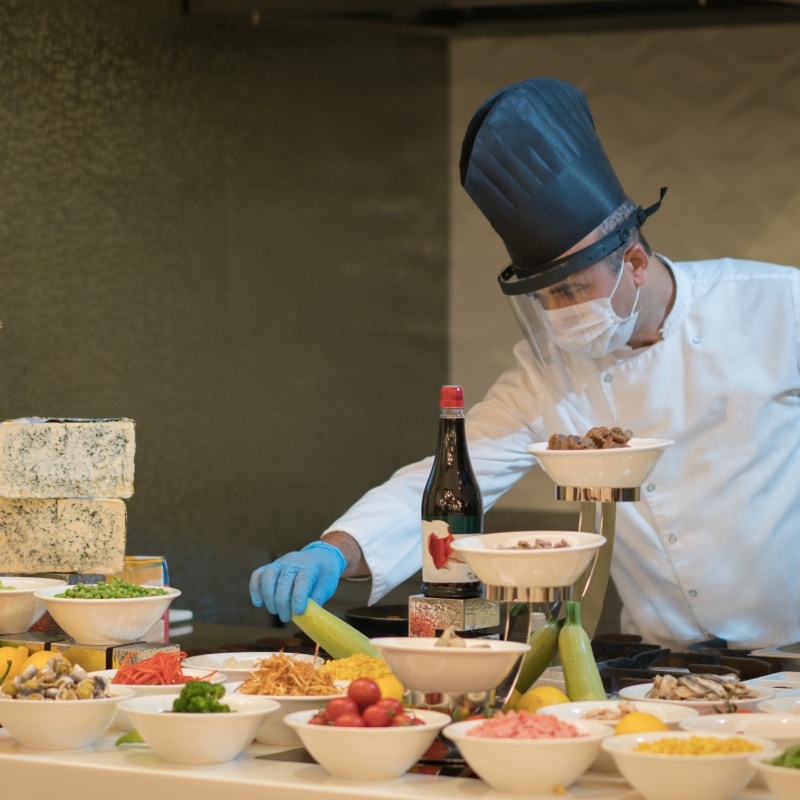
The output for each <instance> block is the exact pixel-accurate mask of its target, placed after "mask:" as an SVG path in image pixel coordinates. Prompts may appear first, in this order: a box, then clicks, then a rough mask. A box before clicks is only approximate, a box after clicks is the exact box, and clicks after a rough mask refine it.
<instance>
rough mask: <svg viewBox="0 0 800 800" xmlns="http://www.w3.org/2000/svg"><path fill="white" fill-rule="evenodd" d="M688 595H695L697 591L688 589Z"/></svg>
mask: <svg viewBox="0 0 800 800" xmlns="http://www.w3.org/2000/svg"><path fill="white" fill-rule="evenodd" d="M689 597H697V592H696V591H695V590H694V589H689Z"/></svg>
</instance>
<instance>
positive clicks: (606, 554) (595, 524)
mask: <svg viewBox="0 0 800 800" xmlns="http://www.w3.org/2000/svg"><path fill="white" fill-rule="evenodd" d="M640 496H641V488H640V487H639V486H636V487H632V488H607V487H596V488H586V487H580V486H556V500H567V501H569V502H573V503H574V502H579V503H580V504H581V509H580V518H579V521H578V530H579V531H581V532H582V533H599V534H600V535H601V536H604V537H605V539H606V542H605V544H604V545H603V546H602V547H601V548H600V550H599V551H598V555H597V558H596V560H595V561H594V563H593V564H592V566H591V568H590V570H588V571H587V573H585V574H584V575H583V576H582V577H581V578H580V579H579V580H578V583H577V584H576V586H578V585H583V589H582V591H581V595H580V597H581V622H582V623H583V628H584V630H585V631H586V633H587V634H588V635H589V638H591V637H592V636H594V632H595V630H596V629H597V623H598V622H599V621H600V615H601V614H602V612H603V600H604V598H605V594H606V588H607V586H608V574H609V570H610V569H611V555H612V552H613V550H614V529H615V525H616V519H617V506H616V503H635V502H636V501H638V500H639V498H640Z"/></svg>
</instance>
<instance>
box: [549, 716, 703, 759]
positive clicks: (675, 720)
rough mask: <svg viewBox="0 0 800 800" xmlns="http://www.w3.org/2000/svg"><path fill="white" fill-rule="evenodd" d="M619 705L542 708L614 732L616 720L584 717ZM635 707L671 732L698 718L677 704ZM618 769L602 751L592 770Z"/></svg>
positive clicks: (567, 719)
mask: <svg viewBox="0 0 800 800" xmlns="http://www.w3.org/2000/svg"><path fill="white" fill-rule="evenodd" d="M619 703H620V701H619V700H584V701H583V702H578V703H557V704H556V705H552V706H544V707H542V709H541V712H542V713H543V714H551V715H552V716H554V717H558V719H564V720H566V721H567V722H573V723H578V722H601V723H602V724H603V725H608V727H610V728H611V729H612V730H613V729H614V728H615V727H616V724H617V721H616V720H607V721H606V720H599V719H598V720H591V719H584V718H583V717H584V715H585V714H587V713H589V712H590V711H598V710H601V709H605V708H612V709H613V708H615V707H616V706H618V705H619ZM633 705H634V706H635V707H636V710H637V711H644V712H645V713H646V714H652V715H653V716H654V717H657V718H658V719H660V720H661V721H662V722H663V723H664V724H665V725H667V726H669V728H670V729H671V730H677V729H678V727H679V723H681V722H682V721H683V720H685V719H692V718H694V717H697V716H698V712H697V710H696V709H694V708H686V707H685V706H679V705H678V704H677V703H672V704H668V703H647V704H646V705H645V704H644V703H633ZM616 768H617V765H616V764H615V763H614V759H612V758H611V756H609V755H608V753H606V752H605V750H602V749H601V750H600V752H599V753H598V754H597V757H596V758H595V760H594V762H593V763H592V769H597V770H600V771H601V772H613V771H614V770H616Z"/></svg>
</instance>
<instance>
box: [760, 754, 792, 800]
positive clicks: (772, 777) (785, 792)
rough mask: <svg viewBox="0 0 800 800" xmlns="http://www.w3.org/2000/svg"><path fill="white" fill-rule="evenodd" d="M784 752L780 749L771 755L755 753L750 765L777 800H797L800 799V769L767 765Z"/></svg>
mask: <svg viewBox="0 0 800 800" xmlns="http://www.w3.org/2000/svg"><path fill="white" fill-rule="evenodd" d="M782 751H783V748H778V749H777V750H775V751H774V752H773V753H771V754H766V753H754V754H753V755H752V756H750V765H751V766H752V767H754V768H755V770H756V774H757V775H758V776H759V777H760V778H761V780H762V781H763V782H764V783H765V784H766V786H767V788H768V789H769V791H770V792H772V794H774V795H775V797H776V798H777V800H797V798H798V797H800V769H797V768H796V767H778V766H775V765H774V764H767V763H766V761H768V760H769V759H771V758H774V757H775V756H777V755H779V754H780V753H781V752H782Z"/></svg>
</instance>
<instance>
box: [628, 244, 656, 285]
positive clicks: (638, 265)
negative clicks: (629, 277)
mask: <svg viewBox="0 0 800 800" xmlns="http://www.w3.org/2000/svg"><path fill="white" fill-rule="evenodd" d="M649 263H650V257H649V256H648V255H647V252H646V251H645V249H644V247H642V245H641V244H640V243H639V242H636V243H635V244H632V245H631V246H630V247H629V248H628V249H627V250H626V251H625V255H624V256H623V264H622V265H623V267H625V266H627V265H628V264H630V265H631V268H632V269H633V282H634V284H635V285H636V286H637V287H638V288H641V287H642V286H644V285H645V283H646V282H647V267H648V265H649Z"/></svg>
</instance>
